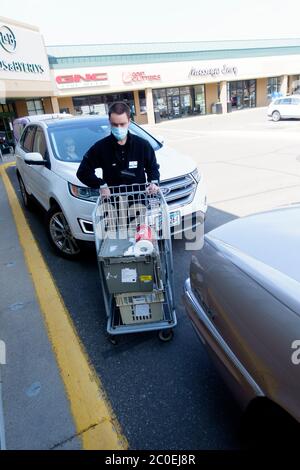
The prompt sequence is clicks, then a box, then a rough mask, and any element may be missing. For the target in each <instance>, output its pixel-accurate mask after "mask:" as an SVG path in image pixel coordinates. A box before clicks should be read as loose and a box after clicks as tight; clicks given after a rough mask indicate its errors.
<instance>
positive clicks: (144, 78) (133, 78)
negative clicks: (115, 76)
mask: <svg viewBox="0 0 300 470" xmlns="http://www.w3.org/2000/svg"><path fill="white" fill-rule="evenodd" d="M122 79H123V82H124V83H136V82H154V81H159V80H161V76H160V75H155V74H153V75H151V74H147V73H145V72H123V74H122Z"/></svg>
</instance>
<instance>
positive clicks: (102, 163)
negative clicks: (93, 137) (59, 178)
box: [77, 132, 160, 188]
mask: <svg viewBox="0 0 300 470" xmlns="http://www.w3.org/2000/svg"><path fill="white" fill-rule="evenodd" d="M97 168H102V171H103V178H102V179H101V178H98V177H97V176H96V174H95V170H96V169H97ZM146 175H147V181H148V182H150V181H157V180H159V176H160V175H159V165H158V163H157V161H156V156H155V153H154V150H153V148H152V147H151V145H150V144H149V142H148V141H147V140H145V139H142V138H141V137H139V136H136V135H134V134H131V133H130V132H128V135H127V141H126V143H125V145H120V144H119V143H118V141H117V139H116V138H115V137H114V136H113V135H112V134H110V135H109V136H108V137H105V138H104V139H101V140H99V141H98V142H96V143H95V144H94V145H93V146H92V147H91V148H90V149H89V150H88V151H87V153H86V154H85V155H84V157H83V159H82V162H81V164H80V166H79V168H78V171H77V178H78V179H79V180H80V181H81V182H82V183H84V184H85V185H86V186H88V187H90V188H99V187H100V186H101V185H103V184H105V183H106V184H107V185H108V186H119V185H121V184H127V185H129V184H134V183H139V184H143V183H145V182H146Z"/></svg>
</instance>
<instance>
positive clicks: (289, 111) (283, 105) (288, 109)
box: [268, 95, 300, 122]
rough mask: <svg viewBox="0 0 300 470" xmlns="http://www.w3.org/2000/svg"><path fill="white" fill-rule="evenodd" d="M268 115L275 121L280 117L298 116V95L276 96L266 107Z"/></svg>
mask: <svg viewBox="0 0 300 470" xmlns="http://www.w3.org/2000/svg"><path fill="white" fill-rule="evenodd" d="M268 116H269V117H271V118H272V119H273V121H275V122H277V121H280V119H290V118H295V119H299V118H300V96H299V95H291V96H285V97H282V98H277V99H275V100H274V101H272V102H271V103H270V105H269V107H268Z"/></svg>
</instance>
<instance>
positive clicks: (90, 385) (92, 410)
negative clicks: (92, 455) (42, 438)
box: [0, 163, 128, 450]
mask: <svg viewBox="0 0 300 470" xmlns="http://www.w3.org/2000/svg"><path fill="white" fill-rule="evenodd" d="M12 165H14V163H8V164H4V165H1V166H0V175H1V176H2V178H3V182H4V186H5V189H6V192H7V195H8V200H9V203H10V206H11V209H12V212H13V216H14V219H15V223H16V227H17V231H18V235H19V240H20V244H21V246H22V249H23V252H24V256H25V260H26V263H27V266H28V270H29V273H30V275H31V277H32V280H33V284H34V287H35V291H36V295H37V298H38V301H39V304H40V308H41V312H42V314H43V316H44V320H45V323H46V326H47V330H48V336H49V339H50V341H51V343H52V347H53V350H54V353H55V356H56V360H57V364H58V367H59V370H60V373H61V377H62V380H63V382H64V385H65V390H66V393H67V396H68V399H69V402H70V408H71V412H72V415H73V418H74V422H75V426H76V430H77V435H78V436H79V437H80V438H81V439H82V445H83V448H84V449H93V450H108V449H109V450H125V449H127V448H128V443H127V440H126V438H125V437H124V436H123V435H122V433H121V429H120V426H119V424H118V421H117V419H116V417H115V416H114V414H113V411H112V409H111V407H110V405H109V403H108V400H107V398H106V396H105V392H104V390H103V387H102V385H101V382H100V380H99V377H98V376H97V374H96V372H95V370H94V369H93V367H92V366H91V364H89V360H88V356H87V354H86V352H85V350H84V347H83V345H82V344H81V342H80V339H79V337H78V335H77V333H76V331H75V327H74V325H73V322H72V320H71V318H70V316H69V313H68V311H67V309H66V307H65V305H64V302H63V299H62V298H61V296H60V293H59V291H58V289H57V288H56V286H55V282H54V279H53V277H52V275H51V273H50V272H49V270H48V268H47V265H46V263H45V261H44V259H43V256H42V254H41V252H40V250H39V248H38V246H37V243H36V241H35V239H34V237H33V234H32V232H31V230H30V227H29V225H28V223H27V221H26V218H25V216H24V214H23V211H22V208H21V207H20V204H19V202H18V199H17V196H16V194H15V192H14V189H13V187H12V184H11V182H10V180H9V178H8V176H7V174H6V171H5V170H6V168H7V167H8V166H12ZM83 314H84V312H83ZM53 419H55V417H53Z"/></svg>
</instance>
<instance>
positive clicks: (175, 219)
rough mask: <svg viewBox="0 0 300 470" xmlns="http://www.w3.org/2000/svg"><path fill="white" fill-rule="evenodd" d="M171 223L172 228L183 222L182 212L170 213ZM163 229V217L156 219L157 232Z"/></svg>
mask: <svg viewBox="0 0 300 470" xmlns="http://www.w3.org/2000/svg"><path fill="white" fill-rule="evenodd" d="M169 222H170V227H175V226H176V225H179V224H180V222H181V216H180V211H176V212H170V213H169ZM161 229H162V217H161V215H160V216H159V217H158V218H157V219H156V230H157V231H159V230H161Z"/></svg>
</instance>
